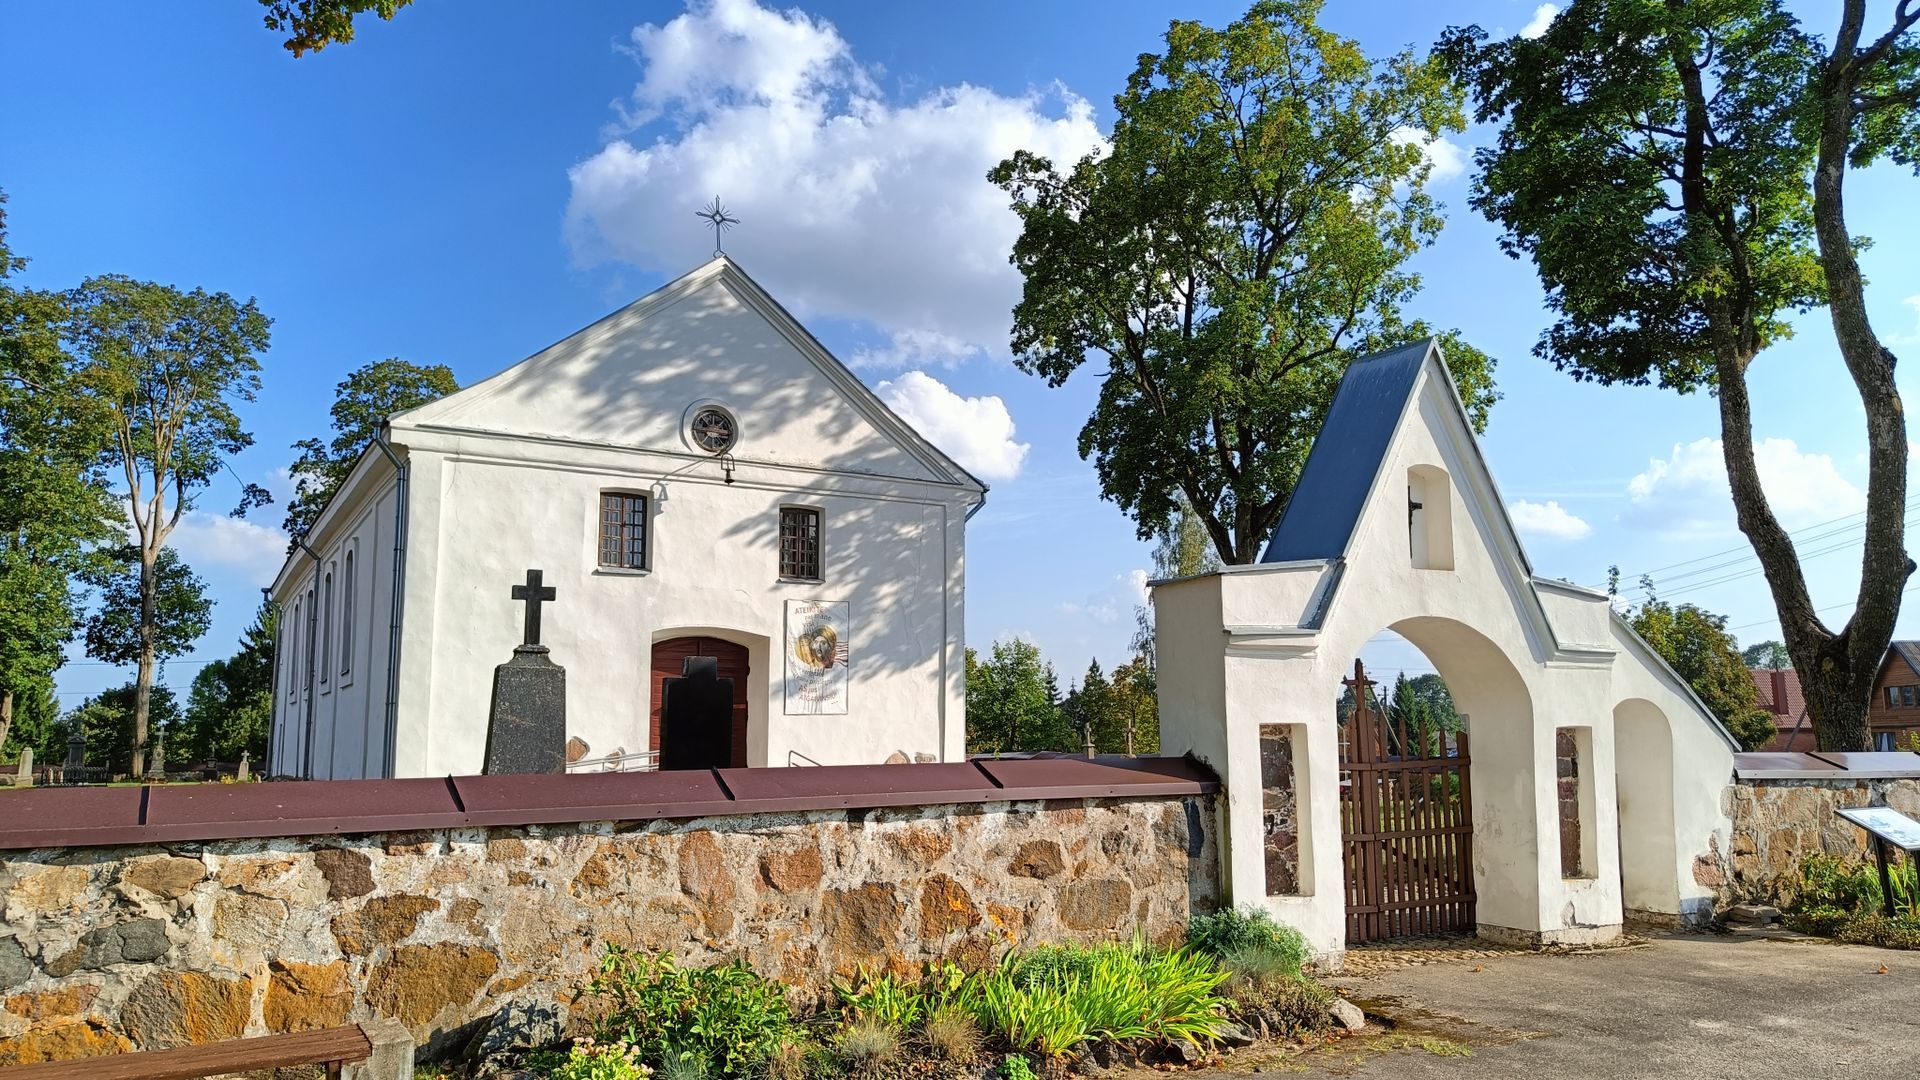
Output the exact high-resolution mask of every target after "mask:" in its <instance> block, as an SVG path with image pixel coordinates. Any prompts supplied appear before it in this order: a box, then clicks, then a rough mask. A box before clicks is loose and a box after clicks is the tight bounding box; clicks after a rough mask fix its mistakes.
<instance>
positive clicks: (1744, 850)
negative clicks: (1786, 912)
mask: <svg viewBox="0 0 1920 1080" xmlns="http://www.w3.org/2000/svg"><path fill="white" fill-rule="evenodd" d="M1721 798H1722V805H1723V807H1724V809H1725V810H1726V812H1727V816H1728V817H1729V818H1730V819H1731V820H1732V821H1733V831H1732V840H1731V841H1730V842H1729V845H1728V846H1729V848H1730V850H1728V851H1724V852H1723V851H1721V850H1719V845H1718V844H1715V843H1711V842H1710V843H1709V845H1708V850H1707V851H1705V852H1704V853H1702V854H1700V855H1698V856H1696V857H1695V858H1694V860H1693V878H1694V880H1695V881H1696V882H1698V883H1700V884H1701V885H1705V886H1707V887H1709V888H1711V889H1713V890H1714V893H1715V902H1716V906H1717V907H1725V906H1727V905H1729V904H1736V903H1740V902H1742V901H1746V900H1758V901H1766V902H1781V901H1785V900H1787V899H1789V898H1790V897H1791V895H1792V893H1793V888H1794V885H1795V883H1796V882H1797V881H1798V880H1799V868H1800V861H1801V860H1802V859H1803V858H1805V857H1806V856H1808V855H1817V854H1821V853H1826V854H1832V855H1841V856H1845V857H1848V858H1859V859H1867V858H1871V857H1872V849H1871V847H1870V846H1869V843H1868V840H1867V834H1866V832H1865V831H1864V830H1862V829H1860V828H1859V827H1858V826H1856V825H1854V824H1853V823H1852V822H1849V821H1847V820H1846V819H1844V818H1842V817H1840V816H1839V815H1837V814H1835V813H1834V811H1835V810H1836V809H1838V808H1840V807H1843V806H1874V805H1884V806H1891V807H1893V808H1894V809H1896V810H1899V811H1900V812H1902V813H1904V814H1907V815H1910V816H1914V817H1920V780H1911V779H1852V778H1848V779H1838V778H1836V779H1831V780H1829V779H1819V780H1743V781H1740V782H1738V783H1735V784H1732V785H1729V786H1728V788H1727V790H1726V793H1725V794H1724V795H1723V796H1722V797H1721Z"/></svg>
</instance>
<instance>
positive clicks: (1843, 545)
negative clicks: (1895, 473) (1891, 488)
mask: <svg viewBox="0 0 1920 1080" xmlns="http://www.w3.org/2000/svg"><path fill="white" fill-rule="evenodd" d="M1916 522H1920V519H1914V520H1909V521H1908V522H1907V523H1906V527H1907V528H1909V529H1911V528H1913V527H1914V525H1915V524H1916ZM1863 539H1864V538H1860V539H1852V540H1844V541H1841V542H1840V543H1838V544H1834V545H1832V546H1830V547H1824V548H1818V549H1816V550H1813V551H1803V552H1799V553H1798V560H1799V561H1800V562H1801V563H1803V564H1804V563H1807V562H1810V561H1812V560H1814V559H1817V558H1819V557H1821V556H1822V555H1832V554H1834V553H1835V552H1840V551H1851V550H1853V549H1855V548H1857V547H1859V546H1860V544H1861V543H1862V542H1863ZM1765 572H1766V568H1765V567H1762V566H1754V567H1751V568H1749V569H1746V570H1742V571H1740V572H1738V573H1733V574H1728V575H1726V576H1725V577H1718V578H1714V579H1712V580H1710V581H1700V582H1695V583H1694V584H1692V585H1688V586H1686V587H1685V588H1680V589H1674V590H1672V591H1671V592H1668V591H1667V590H1665V589H1663V588H1660V587H1658V585H1656V587H1655V588H1654V589H1653V590H1652V591H1651V592H1645V593H1643V594H1642V595H1641V596H1640V597H1638V599H1642V600H1646V599H1651V598H1653V597H1656V596H1657V597H1659V598H1661V599H1667V598H1671V597H1675V596H1685V595H1687V594H1688V593H1694V592H1699V591H1700V590H1701V589H1707V588H1712V587H1713V586H1715V585H1725V584H1727V583H1729V582H1734V581H1742V580H1745V579H1747V578H1750V577H1757V576H1758V575H1760V574H1763V573H1765Z"/></svg>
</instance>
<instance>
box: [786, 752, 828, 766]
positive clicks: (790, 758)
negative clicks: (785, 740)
mask: <svg viewBox="0 0 1920 1080" xmlns="http://www.w3.org/2000/svg"><path fill="white" fill-rule="evenodd" d="M819 764H820V763H819V762H817V761H815V760H813V759H812V758H810V757H808V756H807V755H805V754H803V753H801V752H800V751H798V750H789V751H787V768H789V769H791V768H793V767H794V766H795V765H819Z"/></svg>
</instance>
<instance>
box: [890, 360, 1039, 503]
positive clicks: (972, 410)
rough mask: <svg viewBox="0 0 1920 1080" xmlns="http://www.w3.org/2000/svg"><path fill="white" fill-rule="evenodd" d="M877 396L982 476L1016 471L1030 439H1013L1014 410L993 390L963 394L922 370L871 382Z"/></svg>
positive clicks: (998, 477)
mask: <svg viewBox="0 0 1920 1080" xmlns="http://www.w3.org/2000/svg"><path fill="white" fill-rule="evenodd" d="M874 392H875V393H877V394H879V395H880V400H882V401H884V402H886V403H887V407H888V408H890V409H892V410H893V411H894V412H896V413H898V414H899V415H900V419H902V420H905V421H906V422H907V423H908V424H910V425H912V427H913V429H914V430H915V431H918V432H919V433H920V434H922V435H924V436H926V437H927V439H928V440H929V441H931V442H932V443H933V444H934V445H935V446H938V447H939V448H940V449H942V450H944V451H946V452H947V454H949V455H950V456H951V457H952V458H953V459H954V460H955V461H957V462H959V463H960V464H961V465H962V466H963V467H965V468H966V470H967V471H968V472H971V473H972V474H974V475H975V476H977V477H979V478H980V479H982V480H986V481H994V480H1011V479H1013V478H1014V477H1015V476H1017V475H1019V473H1020V465H1021V463H1022V462H1024V461H1025V460H1026V458H1027V450H1028V444H1027V443H1023V442H1016V441H1014V437H1013V436H1014V431H1013V415H1012V414H1011V413H1009V412H1007V403H1006V402H1004V401H1002V400H1000V398H998V397H996V396H993V395H982V396H980V397H961V396H960V395H959V394H956V393H954V392H953V391H952V390H951V389H949V388H948V387H947V384H945V383H943V382H941V381H940V380H939V379H936V378H934V377H933V376H931V375H929V374H927V373H926V372H924V371H909V372H907V373H906V374H904V375H901V376H900V377H899V378H897V379H892V380H889V381H887V382H883V383H881V384H880V385H879V386H876V387H874Z"/></svg>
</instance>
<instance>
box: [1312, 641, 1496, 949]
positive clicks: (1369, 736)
mask: <svg viewBox="0 0 1920 1080" xmlns="http://www.w3.org/2000/svg"><path fill="white" fill-rule="evenodd" d="M1383 648H1385V649H1386V650H1388V651H1386V652H1385V653H1384V654H1382V649H1383ZM1362 651H1363V653H1372V654H1374V663H1373V664H1372V665H1371V670H1369V668H1370V665H1369V663H1368V661H1367V660H1366V659H1365V658H1362V659H1356V660H1355V661H1354V665H1353V668H1352V670H1351V673H1350V674H1349V675H1348V676H1347V677H1346V678H1344V679H1343V680H1342V681H1341V687H1340V694H1339V699H1338V705H1337V709H1338V718H1339V760H1340V824H1341V840H1342V844H1341V849H1342V864H1343V870H1344V874H1343V877H1344V884H1345V888H1346V914H1347V920H1346V926H1347V941H1348V942H1349V943H1350V944H1359V943H1362V942H1368V941H1379V940H1384V939H1391V938H1404V937H1422V936H1429V935H1438V934H1450V933H1465V934H1471V933H1473V932H1474V931H1475V929H1476V927H1477V926H1478V924H1479V922H1480V918H1481V908H1482V903H1481V899H1482V897H1483V896H1484V895H1486V894H1487V892H1488V888H1487V886H1488V878H1489V876H1490V875H1491V876H1493V877H1494V878H1495V879H1496V880H1497V879H1498V878H1499V877H1500V875H1501V872H1502V871H1501V868H1502V867H1505V866H1506V864H1508V863H1509V862H1513V861H1515V859H1516V857H1517V856H1519V855H1521V854H1523V853H1517V852H1510V851H1506V850H1502V845H1501V838H1502V837H1510V836H1512V835H1514V834H1513V832H1512V831H1511V830H1510V829H1508V828H1503V827H1502V823H1503V822H1508V821H1511V820H1513V819H1514V818H1515V816H1516V815H1518V814H1522V813H1525V812H1526V811H1525V810H1524V809H1523V804H1525V803H1527V802H1528V801H1529V800H1527V799H1526V798H1525V796H1524V792H1525V791H1526V790H1527V788H1526V784H1525V783H1516V782H1515V781H1516V780H1517V779H1518V777H1522V776H1526V777H1530V775H1531V771H1530V770H1531V761H1530V758H1531V753H1532V742H1533V737H1532V705H1531V702H1530V699H1529V696H1528V694H1527V691H1526V687H1525V684H1524V683H1523V682H1522V681H1521V679H1520V676H1519V672H1518V671H1517V669H1515V667H1514V666H1513V664H1512V662H1511V661H1509V660H1508V659H1507V657H1506V656H1505V654H1503V653H1502V652H1501V651H1500V649H1499V647H1498V646H1497V645H1495V644H1494V643H1493V642H1492V641H1490V640H1489V639H1488V638H1486V637H1485V636H1484V635H1482V634H1480V633H1479V632H1478V631H1475V630H1473V629H1472V628H1470V627H1468V626H1466V625H1465V624H1463V623H1459V622H1455V621H1453V620H1450V619H1444V618H1437V617H1419V618H1413V619H1407V620H1403V621H1401V622H1397V623H1394V624H1393V625H1392V626H1391V627H1390V628H1389V629H1388V630H1387V631H1385V632H1383V633H1381V634H1379V635H1376V637H1375V638H1374V639H1372V640H1371V641H1370V642H1369V643H1368V646H1367V647H1366V648H1365V649H1363V650H1362ZM1488 743H1491V744H1492V745H1488ZM1476 757H1480V758H1481V759H1482V761H1481V764H1480V770H1479V771H1480V775H1481V776H1482V777H1483V778H1485V776H1486V762H1487V761H1488V760H1491V761H1493V762H1495V763H1496V764H1497V767H1498V768H1499V769H1500V770H1501V774H1497V775H1495V776H1493V777H1492V778H1491V781H1492V785H1493V786H1492V787H1491V788H1490V789H1489V790H1488V791H1486V792H1481V791H1477V790H1476V789H1475V759H1476ZM1509 789H1511V790H1509ZM1489 821H1491V822H1493V823H1494V824H1493V828H1491V829H1489V828H1488V823H1489ZM1489 840H1491V842H1492V844H1493V847H1494V850H1476V846H1477V845H1484V844H1485V843H1487V842H1488V841H1489Z"/></svg>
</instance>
